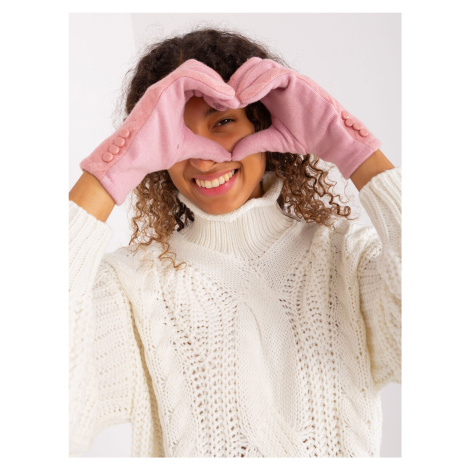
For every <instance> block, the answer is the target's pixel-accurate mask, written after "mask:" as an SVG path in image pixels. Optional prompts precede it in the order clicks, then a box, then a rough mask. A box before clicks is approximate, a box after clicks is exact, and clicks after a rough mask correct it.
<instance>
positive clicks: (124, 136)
mask: <svg viewBox="0 0 470 470" xmlns="http://www.w3.org/2000/svg"><path fill="white" fill-rule="evenodd" d="M192 96H199V97H203V98H204V100H205V101H206V102H207V103H208V104H209V105H210V106H212V107H213V108H215V109H218V110H225V109H226V108H238V107H239V101H238V99H237V98H236V97H235V91H234V90H233V88H232V87H230V86H229V85H227V84H226V83H225V82H224V81H223V79H222V77H221V76H220V75H219V74H218V73H217V72H215V71H214V70H213V69H211V68H210V67H208V66H206V65H204V64H202V63H201V62H198V61H196V60H193V59H191V60H188V61H186V62H185V63H183V64H182V65H180V66H179V67H178V68H177V69H175V70H174V71H173V72H171V73H170V74H169V75H167V76H166V77H164V78H163V79H162V80H160V81H159V82H157V83H155V84H154V85H152V86H150V87H149V88H148V89H147V90H146V92H145V94H144V95H143V96H142V98H141V99H140V100H139V101H138V103H137V104H136V105H135V107H134V109H133V110H132V112H131V113H130V114H129V116H128V117H127V118H126V120H125V122H124V123H123V125H122V126H121V127H120V128H119V129H117V130H116V132H115V133H114V134H113V135H111V136H110V137H109V138H107V139H106V140H105V141H104V142H103V143H102V144H101V145H99V146H98V147H97V148H96V149H95V150H94V151H93V153H92V154H91V155H90V156H89V157H87V158H85V159H84V160H83V161H82V162H81V164H80V167H81V168H82V170H85V171H87V172H89V173H91V174H92V175H93V176H95V177H96V178H97V179H98V180H99V181H100V182H101V184H102V185H103V187H104V188H105V189H106V191H108V193H109V194H110V195H111V197H112V198H113V199H114V201H115V202H116V204H118V205H121V204H122V203H123V202H124V200H125V198H126V196H127V195H128V194H129V193H130V192H131V191H132V190H133V189H134V188H135V187H136V186H137V185H138V184H139V183H140V182H141V181H142V180H143V179H144V177H145V176H146V175H147V174H148V173H152V172H154V171H160V170H166V169H168V168H170V167H171V166H173V165H174V164H175V163H177V162H180V161H182V160H186V159H188V158H202V159H205V160H214V161H216V162H223V161H229V160H231V158H232V156H231V154H230V152H227V150H225V149H224V148H223V147H222V146H221V145H219V144H218V143H216V142H214V141H212V140H210V139H207V138H205V137H201V136H198V135H196V134H194V133H193V132H191V131H190V130H189V129H188V128H187V127H186V125H185V123H184V120H183V114H184V107H185V104H186V102H187V101H188V100H189V99H190V98H191V97H192Z"/></svg>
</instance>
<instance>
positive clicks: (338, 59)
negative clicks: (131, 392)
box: [69, 13, 401, 457]
mask: <svg viewBox="0 0 470 470" xmlns="http://www.w3.org/2000/svg"><path fill="white" fill-rule="evenodd" d="M199 25H204V26H216V27H224V28H228V29H236V30H238V31H240V32H242V33H243V34H245V35H247V36H249V37H251V38H252V39H254V40H257V41H260V42H263V43H265V44H267V45H268V46H269V47H270V48H271V49H272V50H273V51H274V52H276V53H278V54H279V55H281V56H282V57H283V58H284V60H286V62H287V63H288V64H289V65H290V66H291V67H292V68H294V69H296V70H298V71H299V72H301V73H303V74H305V75H307V76H309V77H311V78H313V79H314V80H315V81H316V82H317V83H319V84H320V86H322V87H323V88H325V89H326V90H327V91H328V92H329V93H330V94H331V95H332V96H334V97H335V98H336V99H337V100H338V101H339V102H340V103H341V104H342V105H343V106H344V107H345V108H346V109H348V110H349V111H350V112H351V113H352V114H354V115H355V116H357V117H358V119H360V120H361V121H362V122H364V123H365V125H366V127H367V128H368V129H369V130H370V131H371V132H373V133H374V134H375V135H376V136H377V137H378V138H379V139H380V140H381V142H382V147H381V149H382V151H383V152H384V154H385V155H386V156H387V157H388V158H389V160H390V161H391V162H392V163H393V164H394V165H395V166H397V167H399V166H401V15H400V14H396V13H395V14H393V13H392V14H390V13H388V14H387V13H375V14H367V13H366V14H355V13H353V14H347V13H346V14H340V13H333V14H328V13H325V14H314V13H312V14H305V13H303V14H274V13H271V14H269V13H268V14H266V13H263V14H187V13H186V14H184V13H180V14H156V13H148V14H109V13H108V14H71V15H70V182H69V184H70V187H72V186H73V184H75V182H76V180H77V179H78V177H79V176H80V174H81V170H80V168H79V163H80V161H81V160H82V159H83V158H85V157H86V156H88V155H89V154H90V153H91V151H93V149H94V148H95V147H96V146H97V145H98V144H99V143H101V141H103V140H104V139H105V138H106V137H108V135H110V134H111V133H112V132H113V130H114V127H113V121H115V122H116V125H119V122H121V121H119V116H118V115H117V114H116V104H117V101H118V99H119V98H120V93H121V86H122V80H123V77H124V74H125V73H126V72H127V70H129V69H130V68H131V67H132V66H133V65H134V64H135V61H136V57H137V56H138V52H139V51H141V49H142V47H144V46H145V45H147V44H148V43H150V42H155V41H157V40H159V39H161V38H163V37H166V36H168V35H175V34H179V33H184V32H187V31H189V30H190V29H191V28H192V27H193V26H199ZM371 38H373V40H372V41H371ZM332 178H333V179H335V180H338V181H340V184H338V188H339V191H340V192H341V193H343V192H345V193H346V194H347V195H348V196H349V197H350V198H351V201H350V203H349V205H350V206H351V207H352V208H353V210H354V213H355V215H358V216H359V217H360V218H359V221H360V222H361V223H366V224H370V220H369V218H368V217H367V214H366V213H365V211H364V210H363V209H362V208H361V206H360V203H359V198H358V197H357V190H356V189H355V187H354V185H353V184H351V183H349V184H348V186H347V187H346V188H344V185H343V181H342V180H341V178H340V176H339V173H338V172H337V171H334V172H333V173H332ZM128 208H129V207H128V205H127V204H124V205H123V206H121V207H116V208H115V209H114V210H113V212H112V214H111V216H110V218H109V219H108V221H107V223H108V225H110V226H111V227H112V228H113V231H114V235H113V239H112V240H111V242H110V244H109V246H108V249H107V250H108V251H112V250H114V249H116V248H117V247H119V246H122V245H127V244H128V241H129V239H130V231H129V228H128V215H127V211H128ZM382 409H383V416H384V422H383V439H382V447H381V456H383V457H398V456H400V455H401V387H400V386H399V385H397V384H390V385H389V386H387V387H386V388H385V389H384V390H383V392H382ZM130 438H131V426H130V424H129V425H119V426H115V427H114V428H109V429H106V430H105V431H103V432H102V433H101V434H100V435H99V436H98V437H97V438H96V440H95V442H94V444H93V446H92V447H91V448H90V450H89V451H88V452H87V453H86V454H85V456H90V457H96V456H109V457H126V456H130Z"/></svg>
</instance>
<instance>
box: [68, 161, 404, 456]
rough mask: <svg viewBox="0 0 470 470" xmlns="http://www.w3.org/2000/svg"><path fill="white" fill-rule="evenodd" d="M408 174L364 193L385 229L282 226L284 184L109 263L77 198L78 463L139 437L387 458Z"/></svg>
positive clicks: (104, 231)
mask: <svg viewBox="0 0 470 470" xmlns="http://www.w3.org/2000/svg"><path fill="white" fill-rule="evenodd" d="M400 181H401V171H400V170H399V169H394V170H389V171H386V172H384V173H382V174H380V175H378V176H376V177H374V178H373V179H372V180H371V181H370V182H369V183H368V184H367V185H366V186H365V187H364V188H363V189H362V190H361V192H360V198H361V202H362V204H363V206H364V207H365V209H366V210H367V213H368V214H369V216H370V218H371V220H372V222H373V224H374V228H372V227H365V226H362V225H359V224H354V223H351V222H349V221H347V220H340V221H338V222H337V223H335V225H334V226H333V227H326V226H323V225H318V224H307V223H306V222H304V221H297V220H294V219H292V218H289V217H287V216H286V215H284V214H283V213H282V211H281V209H280V208H279V206H278V205H277V203H276V200H277V197H278V196H279V194H280V191H281V187H282V181H280V180H279V179H278V178H277V177H276V176H275V174H274V173H267V174H266V175H265V177H264V180H263V187H264V188H265V191H266V192H265V194H264V196H263V197H262V198H257V199H252V200H250V201H248V202H247V203H246V204H245V205H244V206H242V207H240V208H239V209H237V210H236V211H234V212H232V213H230V214H225V215H221V216H212V215H209V214H206V213H204V212H203V211H201V210H200V209H198V208H197V207H196V206H194V205H193V204H192V203H191V201H188V200H187V199H185V198H184V196H182V195H179V197H180V198H181V200H182V202H184V203H185V204H186V205H187V206H188V207H189V208H190V209H191V210H192V211H193V212H194V214H195V220H194V222H193V223H192V224H191V225H189V226H188V227H185V228H184V229H183V230H182V231H181V232H174V233H173V235H172V236H171V238H170V240H169V243H170V245H171V247H172V249H174V251H175V252H176V254H177V260H176V262H177V263H178V262H181V261H185V262H186V263H187V267H186V268H185V269H184V270H175V269H174V268H173V267H172V266H170V265H163V264H162V263H160V261H159V260H158V254H159V253H160V250H161V247H160V246H159V245H157V244H153V245H150V246H149V247H146V248H145V249H143V250H142V249H140V250H137V251H135V250H133V249H131V248H128V247H127V248H122V249H119V250H117V251H115V252H114V253H111V254H108V255H105V256H103V253H104V250H105V248H106V244H107V242H108V240H109V238H110V236H111V232H110V229H109V227H108V226H107V225H106V224H103V223H101V222H99V221H97V220H96V219H94V218H93V217H92V216H91V215H89V214H87V213H86V212H85V211H84V210H83V209H81V208H80V207H78V206H77V205H75V204H74V203H70V214H71V216H70V221H71V222H70V223H71V225H70V237H71V239H70V249H71V252H70V253H71V254H70V263H71V271H70V281H71V288H70V307H71V314H70V315H71V316H70V354H71V356H70V365H71V372H70V387H71V388H70V425H71V428H70V429H71V431H70V453H71V455H80V454H81V453H83V452H84V451H85V450H86V449H87V447H88V446H89V445H90V443H91V441H92V439H93V437H94V436H95V435H96V434H97V433H98V432H99V431H100V430H101V429H103V428H104V427H106V426H110V425H113V424H116V423H120V422H131V423H132V426H133V446H132V448H133V451H132V453H133V456H143V457H144V456H165V457H198V456H200V457H210V456H214V457H362V456H379V450H380V442H381V422H382V416H381V404H380V390H381V389H382V387H383V386H384V385H386V384H387V383H389V382H391V381H395V382H400V381H401V339H400V338H401V313H400V311H401V309H400V303H401V300H400V299H401V291H400V278H401V264H400V254H401V242H400V226H401V209H400V207H401V201H400Z"/></svg>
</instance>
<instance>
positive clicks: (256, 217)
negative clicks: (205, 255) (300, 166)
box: [174, 171, 295, 258]
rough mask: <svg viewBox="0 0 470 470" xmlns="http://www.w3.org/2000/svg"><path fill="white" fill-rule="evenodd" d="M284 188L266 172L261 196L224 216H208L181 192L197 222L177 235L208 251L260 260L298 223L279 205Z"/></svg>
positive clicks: (272, 173)
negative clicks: (258, 258) (282, 235)
mask: <svg viewBox="0 0 470 470" xmlns="http://www.w3.org/2000/svg"><path fill="white" fill-rule="evenodd" d="M282 186H283V181H282V180H281V179H280V178H278V177H277V176H276V174H275V173H274V172H272V171H269V172H266V173H265V174H264V176H263V180H262V182H261V185H260V191H261V196H260V197H252V198H251V199H249V200H248V201H247V202H246V203H245V204H244V205H243V206H241V207H239V208H238V209H236V210H234V211H232V212H230V213H228V214H222V215H213V214H208V213H207V212H204V211H203V210H201V209H200V208H199V207H198V206H196V205H195V204H194V203H193V202H192V201H189V200H188V199H187V198H186V197H185V196H184V195H182V194H181V193H178V198H179V199H180V201H181V202H183V203H184V204H185V205H186V206H187V207H188V208H189V209H190V210H191V211H192V212H193V214H194V222H193V223H191V224H190V225H188V226H187V227H185V228H184V229H183V230H181V231H180V232H175V233H174V234H175V235H176V236H181V237H184V238H185V239H186V240H187V241H189V242H191V243H194V244H196V245H199V246H202V247H204V248H207V249H209V250H214V251H217V252H220V253H224V254H230V255H232V256H236V257H240V258H254V257H258V256H259V255H260V254H262V253H264V252H265V251H266V250H267V249H268V248H269V247H270V246H271V245H272V244H273V243H274V242H275V241H276V240H277V239H278V238H279V237H280V236H281V234H282V233H283V232H284V231H285V230H286V229H287V228H288V227H290V226H291V225H292V224H293V223H294V222H295V221H294V220H293V219H292V218H290V217H288V216H286V215H285V214H284V213H283V211H282V210H281V208H280V207H279V204H278V203H277V199H278V197H279V195H280V193H281V190H282Z"/></svg>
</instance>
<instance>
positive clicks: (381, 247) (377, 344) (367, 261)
mask: <svg viewBox="0 0 470 470" xmlns="http://www.w3.org/2000/svg"><path fill="white" fill-rule="evenodd" d="M359 197H360V200H361V203H362V205H363V206H364V208H365V209H366V211H367V213H368V215H369V217H370V219H371V221H372V223H373V225H374V227H375V229H376V232H377V234H378V237H377V235H375V237H373V238H372V239H371V241H370V242H369V243H368V244H367V245H366V248H365V250H364V252H363V253H362V256H361V259H360V262H359V267H358V281H359V292H360V304H361V311H362V315H363V318H364V323H365V327H366V338H367V345H368V349H369V353H370V358H371V372H372V376H373V379H374V382H375V383H376V385H377V386H378V387H379V389H380V388H382V387H384V386H385V385H386V384H387V383H389V382H397V383H401V169H398V168H395V169H392V170H387V171H385V172H383V173H380V174H379V175H377V176H375V177H374V178H372V179H371V181H369V182H368V183H367V184H366V185H365V186H364V187H363V188H362V190H361V191H360V193H359Z"/></svg>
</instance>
